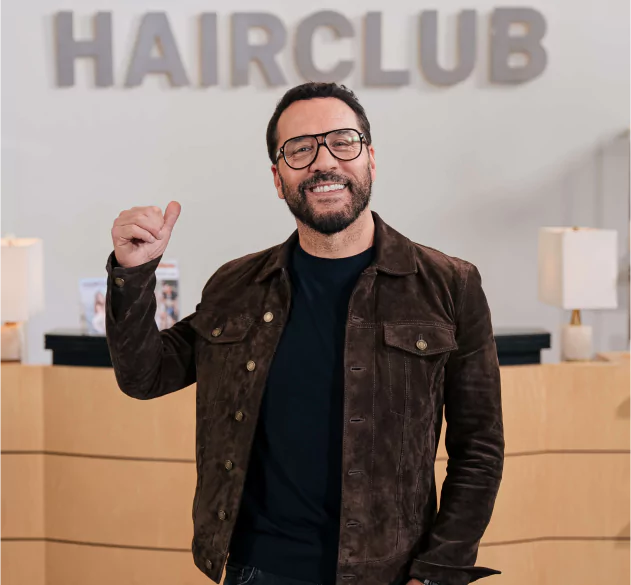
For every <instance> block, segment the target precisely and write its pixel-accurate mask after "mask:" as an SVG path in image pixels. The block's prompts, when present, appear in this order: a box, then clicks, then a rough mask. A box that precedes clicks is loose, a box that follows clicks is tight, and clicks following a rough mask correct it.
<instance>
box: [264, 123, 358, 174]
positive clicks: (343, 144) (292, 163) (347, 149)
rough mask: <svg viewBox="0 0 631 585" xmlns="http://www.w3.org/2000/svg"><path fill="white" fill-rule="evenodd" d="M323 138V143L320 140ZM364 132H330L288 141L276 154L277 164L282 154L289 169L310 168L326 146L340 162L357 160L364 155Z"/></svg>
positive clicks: (353, 130)
mask: <svg viewBox="0 0 631 585" xmlns="http://www.w3.org/2000/svg"><path fill="white" fill-rule="evenodd" d="M320 136H322V137H323V138H322V142H320V141H319V140H318V138H319V137H320ZM365 140H366V139H365V137H364V134H363V133H362V132H359V131H358V130H355V129H354V128H341V129H339V130H329V131H328V132H322V133H321V134H305V135H304V136H296V137H295V138H290V139H289V140H286V141H285V143H284V144H283V145H282V146H281V147H280V148H279V150H278V152H277V153H276V163H277V164H278V160H279V159H280V156H281V154H282V155H283V158H284V159H285V162H286V163H287V166H288V167H289V168H292V169H294V170H296V171H298V170H300V169H304V168H306V167H308V166H309V165H310V164H311V163H313V161H314V160H315V159H316V158H318V152H320V147H321V146H322V145H324V146H325V147H326V149H327V150H328V151H329V152H330V153H331V155H332V156H333V157H335V158H337V159H339V160H344V161H349V160H354V159H356V158H357V157H358V156H359V155H360V154H361V153H362V145H363V143H364V142H365Z"/></svg>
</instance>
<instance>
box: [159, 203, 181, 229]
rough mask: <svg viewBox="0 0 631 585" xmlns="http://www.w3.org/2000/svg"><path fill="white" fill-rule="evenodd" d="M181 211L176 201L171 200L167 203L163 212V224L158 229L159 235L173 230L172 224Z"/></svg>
mask: <svg viewBox="0 0 631 585" xmlns="http://www.w3.org/2000/svg"><path fill="white" fill-rule="evenodd" d="M181 211H182V206H181V205H180V204H179V203H178V202H177V201H171V203H169V204H168V205H167V208H166V211H165V212H164V225H163V226H162V229H161V230H160V233H161V235H162V234H164V233H169V232H171V231H172V230H173V226H174V225H175V222H176V221H177V218H178V217H180V212H181Z"/></svg>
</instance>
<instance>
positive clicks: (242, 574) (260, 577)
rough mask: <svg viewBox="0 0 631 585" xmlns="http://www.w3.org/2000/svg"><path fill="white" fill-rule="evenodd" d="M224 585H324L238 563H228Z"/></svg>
mask: <svg viewBox="0 0 631 585" xmlns="http://www.w3.org/2000/svg"><path fill="white" fill-rule="evenodd" d="M223 585H323V584H322V583H315V582H313V581H302V580H300V579H294V578H292V577H285V576H283V575H276V574H275V573H268V572H267V571H261V569H259V568H257V567H253V566H251V565H242V564H241V563H237V562H236V561H230V560H229V559H228V562H227V563H226V577H225V579H224V582H223Z"/></svg>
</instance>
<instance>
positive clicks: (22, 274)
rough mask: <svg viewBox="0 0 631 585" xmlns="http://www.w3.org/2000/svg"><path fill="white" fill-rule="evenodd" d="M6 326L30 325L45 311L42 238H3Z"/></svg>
mask: <svg viewBox="0 0 631 585" xmlns="http://www.w3.org/2000/svg"><path fill="white" fill-rule="evenodd" d="M0 241H1V242H2V314H1V315H0V318H1V319H2V321H3V322H4V323H9V322H16V323H17V322H21V321H27V320H28V318H29V317H30V316H32V315H34V314H35V313H38V312H40V311H42V310H43V309H44V253H43V246H42V240H40V239H38V238H2V240H0Z"/></svg>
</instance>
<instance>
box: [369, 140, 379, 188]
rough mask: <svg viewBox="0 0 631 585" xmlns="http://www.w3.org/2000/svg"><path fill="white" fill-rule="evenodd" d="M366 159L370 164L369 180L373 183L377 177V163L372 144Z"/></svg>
mask: <svg viewBox="0 0 631 585" xmlns="http://www.w3.org/2000/svg"><path fill="white" fill-rule="evenodd" d="M368 159H369V162H370V178H371V179H372V180H373V182H374V180H375V179H376V177H377V163H376V162H375V149H374V148H373V146H372V144H371V145H370V146H369V147H368Z"/></svg>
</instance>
